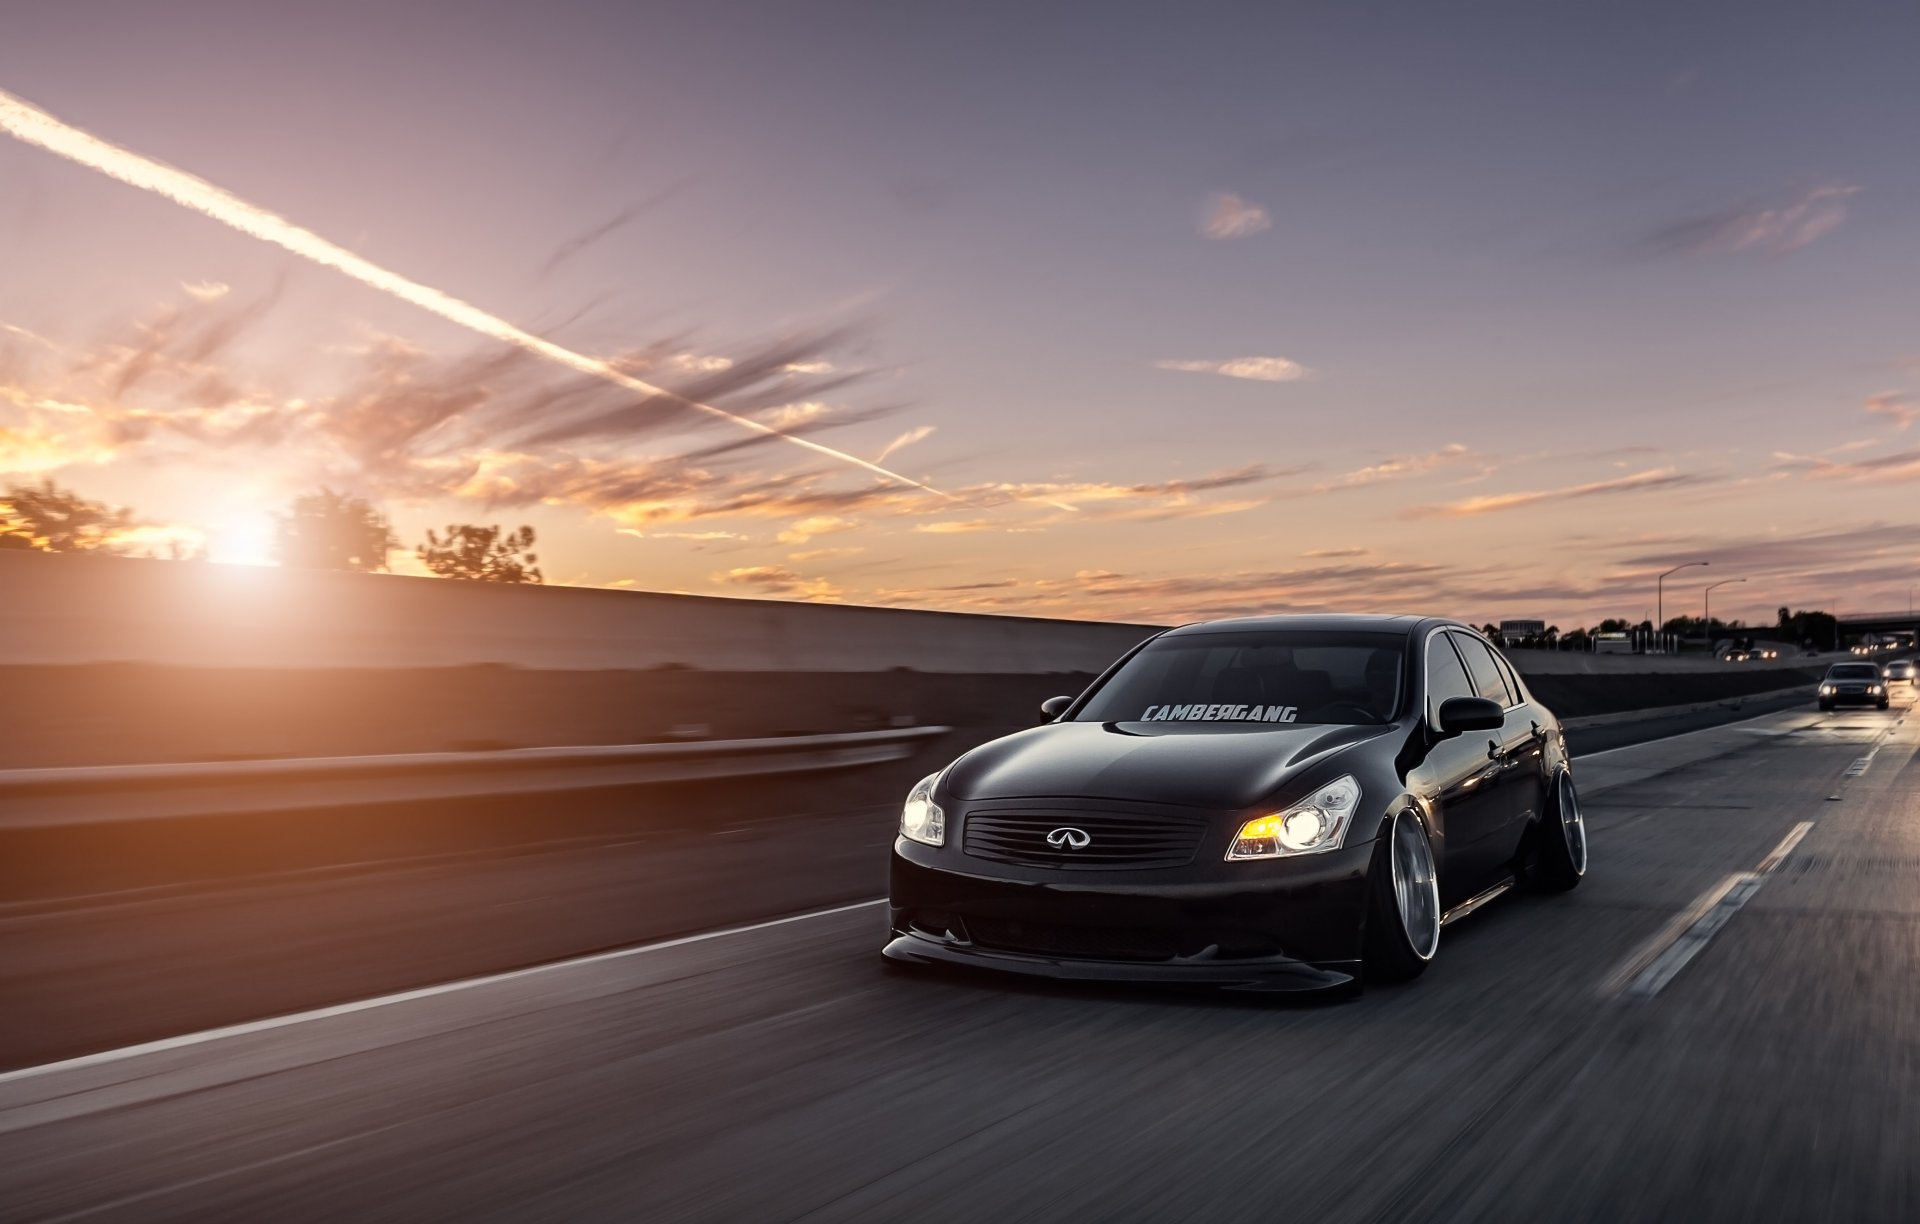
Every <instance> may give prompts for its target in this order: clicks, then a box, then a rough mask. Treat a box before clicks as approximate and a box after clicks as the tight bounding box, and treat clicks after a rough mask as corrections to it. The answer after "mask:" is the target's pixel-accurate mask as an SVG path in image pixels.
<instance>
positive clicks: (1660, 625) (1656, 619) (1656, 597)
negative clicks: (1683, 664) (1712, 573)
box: [1653, 561, 1711, 654]
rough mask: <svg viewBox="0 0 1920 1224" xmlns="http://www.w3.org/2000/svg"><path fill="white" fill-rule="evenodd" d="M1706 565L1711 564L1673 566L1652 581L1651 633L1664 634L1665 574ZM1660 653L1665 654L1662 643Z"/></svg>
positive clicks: (1694, 563) (1692, 562) (1699, 562)
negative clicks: (1652, 609) (1652, 610)
mask: <svg viewBox="0 0 1920 1224" xmlns="http://www.w3.org/2000/svg"><path fill="white" fill-rule="evenodd" d="M1708 564H1711V563H1710V562H1707V561H1688V562H1686V563H1685V564H1684V565H1676V566H1674V567H1673V568H1672V569H1670V570H1668V571H1667V573H1666V574H1662V575H1660V577H1659V578H1658V579H1656V580H1655V581H1654V584H1653V607H1654V614H1653V631H1654V633H1655V634H1663V633H1664V632H1665V626H1666V617H1667V589H1666V584H1667V574H1677V573H1679V572H1680V571H1681V570H1683V569H1692V568H1693V567H1694V566H1696V565H1708ZM1660 653H1661V654H1665V653H1667V651H1666V646H1665V644H1664V643H1663V644H1662V645H1661V649H1660Z"/></svg>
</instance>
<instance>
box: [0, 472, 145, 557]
mask: <svg viewBox="0 0 1920 1224" xmlns="http://www.w3.org/2000/svg"><path fill="white" fill-rule="evenodd" d="M131 526H133V514H132V512H130V511H128V510H126V509H123V508H116V507H113V506H109V505H107V504H106V503H105V502H96V501H88V500H87V499H86V498H84V497H81V496H80V495H79V494H78V493H75V492H73V491H72V490H70V489H62V488H61V487H60V486H58V485H56V484H54V483H53V481H51V480H43V481H41V482H40V483H39V484H38V485H11V486H9V487H8V489H7V492H6V496H5V497H0V548H12V549H38V550H39V551H41V552H94V553H117V552H119V551H121V550H122V548H123V547H124V545H123V544H122V543H121V541H120V539H119V534H120V533H121V532H122V531H125V530H126V529H127V528H129V527H131Z"/></svg>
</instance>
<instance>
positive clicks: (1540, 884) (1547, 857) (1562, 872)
mask: <svg viewBox="0 0 1920 1224" xmlns="http://www.w3.org/2000/svg"><path fill="white" fill-rule="evenodd" d="M1586 874H1587V822H1586V818H1585V816H1583V815H1582V814H1581V811H1580V794H1579V792H1578V791H1576V790H1575V789H1574V786H1573V775H1572V774H1570V773H1568V772H1567V771H1566V770H1564V769H1563V770H1561V771H1560V772H1559V773H1557V774H1555V775H1554V779H1553V790H1552V797H1551V798H1550V799H1549V800H1548V801H1547V812H1546V815H1545V816H1544V817H1542V818H1541V820H1540V823H1539V824H1537V825H1535V826H1534V845H1533V854H1532V855H1531V856H1530V857H1529V860H1528V863H1527V869H1526V872H1525V881H1526V885H1527V887H1528V888H1530V889H1532V890H1533V891H1534V892H1543V893H1563V892H1571V891H1573V890H1574V889H1575V888H1578V887H1579V886H1580V881H1581V880H1582V879H1584V878H1585V877H1586Z"/></svg>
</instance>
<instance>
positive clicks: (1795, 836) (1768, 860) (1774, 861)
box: [1753, 820, 1813, 875]
mask: <svg viewBox="0 0 1920 1224" xmlns="http://www.w3.org/2000/svg"><path fill="white" fill-rule="evenodd" d="M1811 828H1813V822H1812V821H1811V820H1803V821H1801V822H1800V823H1799V824H1797V825H1795V826H1793V828H1791V829H1788V830H1787V835H1786V836H1785V837H1783V838H1781V839H1780V844H1779V845H1777V846H1775V847H1774V848H1773V851H1772V852H1771V853H1770V854H1768V855H1767V857H1765V858H1763V859H1761V860H1760V865H1759V866H1758V867H1755V868H1754V869H1753V873H1754V874H1755V875H1770V874H1772V872H1773V869H1774V868H1776V867H1778V866H1779V865H1780V864H1781V863H1783V862H1785V861H1786V859H1787V856H1788V855H1789V854H1792V853H1793V848H1794V847H1795V846H1797V845H1799V844H1800V839H1801V838H1803V837H1805V836H1806V835H1807V830H1809V829H1811Z"/></svg>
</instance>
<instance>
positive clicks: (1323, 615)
mask: <svg viewBox="0 0 1920 1224" xmlns="http://www.w3.org/2000/svg"><path fill="white" fill-rule="evenodd" d="M1454 623H1455V622H1453V621H1448V620H1445V619H1443V618H1441V617H1436V616H1383V615H1377V614H1371V613H1358V612H1351V613H1350V612H1310V613H1302V614H1290V615H1285V616H1234V617H1228V618H1227V619H1225V620H1211V621H1195V622H1194V623H1193V624H1190V625H1181V626H1180V627H1179V628H1177V629H1170V630H1168V631H1167V632H1168V634H1169V635H1172V634H1179V635H1181V636H1186V635H1189V634H1197V633H1230V632H1233V633H1239V632H1247V631H1249V630H1251V631H1255V632H1258V631H1260V630H1268V631H1276V630H1282V629H1291V630H1299V631H1304V632H1308V633H1328V632H1338V631H1342V630H1345V631H1348V632H1368V633H1406V634H1411V633H1413V632H1414V631H1415V630H1417V629H1419V628H1421V627H1422V626H1425V625H1429V624H1431V625H1447V624H1454Z"/></svg>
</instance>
